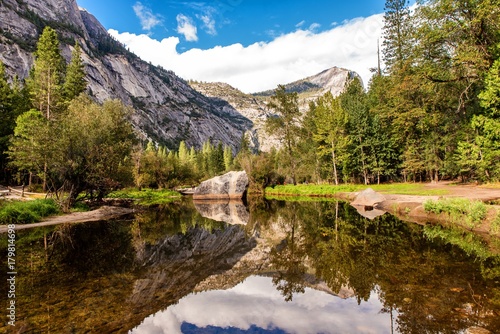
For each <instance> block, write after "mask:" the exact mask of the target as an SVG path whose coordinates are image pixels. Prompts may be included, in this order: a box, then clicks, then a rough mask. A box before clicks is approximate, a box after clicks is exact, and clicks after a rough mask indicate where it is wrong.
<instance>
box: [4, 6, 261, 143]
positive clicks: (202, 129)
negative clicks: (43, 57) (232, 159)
mask: <svg viewBox="0 0 500 334" xmlns="http://www.w3.org/2000/svg"><path fill="white" fill-rule="evenodd" d="M46 25H49V26H51V27H53V28H54V29H56V30H57V32H58V34H59V37H60V40H61V50H62V54H63V56H64V57H65V58H66V59H67V60H68V61H69V59H70V56H71V51H72V48H73V46H74V44H75V42H76V41H77V42H78V43H79V44H80V46H81V47H82V51H83V54H82V58H83V61H84V64H85V70H86V72H87V82H88V92H89V93H90V94H91V95H93V96H94V97H95V98H96V100H97V101H99V102H102V101H104V100H107V99H111V98H118V99H120V100H122V101H123V102H124V103H126V104H128V105H132V106H133V107H134V109H135V113H134V114H133V125H134V127H135V128H136V130H137V131H138V133H140V134H141V137H142V138H143V139H152V140H154V141H155V142H158V143H161V144H164V145H167V146H168V147H171V148H176V147H177V145H178V143H179V142H180V141H181V140H184V141H185V142H186V144H187V145H188V146H195V147H200V146H201V144H202V143H203V142H205V141H207V140H212V141H213V142H215V143H217V142H219V141H221V142H223V143H225V144H227V145H230V146H231V147H233V148H234V149H236V148H237V146H238V145H239V143H240V140H241V136H242V133H243V132H245V131H248V130H249V129H251V128H252V122H251V121H250V120H249V119H247V118H246V117H244V116H242V115H241V114H240V113H238V112H237V111H235V110H233V109H232V108H228V103H227V102H224V101H218V103H214V100H213V99H211V98H208V97H206V96H204V95H202V94H201V93H199V92H197V91H196V90H194V89H192V88H191V87H190V86H189V85H188V84H187V83H186V82H185V81H184V80H183V79H181V78H179V77H177V76H176V75H175V74H174V73H173V72H171V71H168V70H165V69H163V68H160V67H156V66H153V65H151V64H149V63H146V62H145V61H143V60H141V59H140V58H138V57H137V56H135V55H134V54H132V53H130V52H128V51H127V50H126V49H125V48H124V47H123V46H122V45H121V44H120V43H118V42H117V41H115V40H114V39H113V38H112V37H111V36H110V35H109V34H108V33H107V31H106V29H105V28H104V27H103V26H102V25H101V24H100V23H99V22H98V21H97V20H96V19H95V17H93V16H92V15H91V14H90V13H88V12H86V11H85V10H81V9H79V8H78V5H77V3H76V1H75V0H2V1H1V2H0V61H2V62H3V63H4V64H5V67H6V71H7V74H8V75H9V76H10V77H13V76H14V75H17V76H18V77H19V78H21V79H24V78H26V77H27V76H28V73H29V70H30V69H31V67H32V65H33V52H34V51H35V49H36V42H37V40H38V37H39V35H40V33H41V32H42V30H43V27H44V26H46Z"/></svg>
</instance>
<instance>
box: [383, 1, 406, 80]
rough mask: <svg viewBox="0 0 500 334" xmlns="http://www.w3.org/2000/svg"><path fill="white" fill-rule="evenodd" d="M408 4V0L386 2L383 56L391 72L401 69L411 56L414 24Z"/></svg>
mask: <svg viewBox="0 0 500 334" xmlns="http://www.w3.org/2000/svg"><path fill="white" fill-rule="evenodd" d="M408 4H409V3H408V0H387V1H386V2H385V15H384V42H383V47H384V49H383V56H384V61H385V65H386V66H387V69H388V71H389V73H392V72H393V71H394V70H399V69H401V68H402V66H403V63H404V61H405V60H407V59H408V57H409V54H408V52H409V50H410V47H411V43H412V42H411V39H410V37H411V34H410V31H411V29H412V26H411V23H410V18H411V17H410V9H409V7H408Z"/></svg>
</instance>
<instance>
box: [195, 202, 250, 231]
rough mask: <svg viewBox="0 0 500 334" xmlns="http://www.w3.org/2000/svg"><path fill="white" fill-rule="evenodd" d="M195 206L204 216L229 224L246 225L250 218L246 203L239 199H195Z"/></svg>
mask: <svg viewBox="0 0 500 334" xmlns="http://www.w3.org/2000/svg"><path fill="white" fill-rule="evenodd" d="M194 206H195V208H196V210H198V212H199V213H200V214H201V215H202V216H203V217H205V218H209V219H213V220H216V221H221V222H225V223H228V224H241V225H246V224H247V223H248V220H249V218H250V214H249V213H248V210H247V208H246V206H245V204H243V202H242V201H238V200H231V201H224V200H222V201H221V200H217V201H214V200H212V201H194Z"/></svg>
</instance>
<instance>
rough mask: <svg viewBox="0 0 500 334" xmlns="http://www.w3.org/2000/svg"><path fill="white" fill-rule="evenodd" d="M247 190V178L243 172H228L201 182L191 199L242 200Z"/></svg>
mask: <svg viewBox="0 0 500 334" xmlns="http://www.w3.org/2000/svg"><path fill="white" fill-rule="evenodd" d="M247 188H248V176H247V173H246V172H245V171H242V172H229V173H226V174H224V175H221V176H216V177H214V178H212V179H210V180H206V181H203V182H202V183H201V184H200V185H199V186H198V187H196V188H195V190H194V194H193V199H195V200H212V199H228V200H229V199H242V198H243V196H244V195H245V193H246V190H247Z"/></svg>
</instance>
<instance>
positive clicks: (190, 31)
mask: <svg viewBox="0 0 500 334" xmlns="http://www.w3.org/2000/svg"><path fill="white" fill-rule="evenodd" d="M177 32H178V33H179V34H182V35H184V38H185V39H186V41H188V42H196V41H197V40H198V30H197V29H196V25H195V24H194V23H193V20H191V18H190V17H188V16H186V15H183V14H179V15H177ZM132 51H134V50H132Z"/></svg>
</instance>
